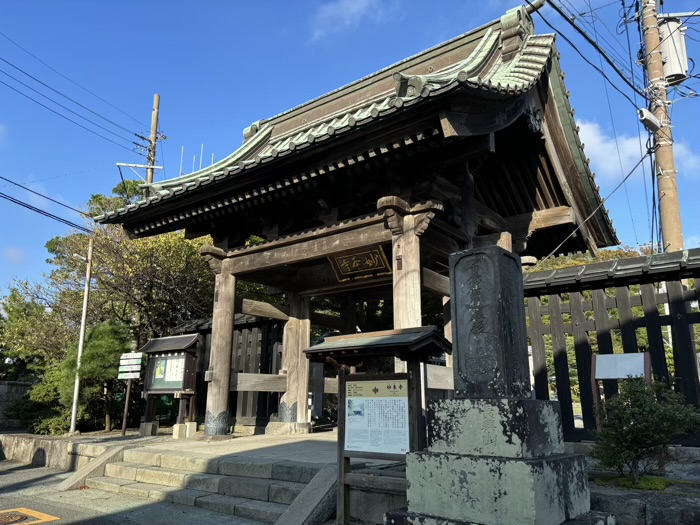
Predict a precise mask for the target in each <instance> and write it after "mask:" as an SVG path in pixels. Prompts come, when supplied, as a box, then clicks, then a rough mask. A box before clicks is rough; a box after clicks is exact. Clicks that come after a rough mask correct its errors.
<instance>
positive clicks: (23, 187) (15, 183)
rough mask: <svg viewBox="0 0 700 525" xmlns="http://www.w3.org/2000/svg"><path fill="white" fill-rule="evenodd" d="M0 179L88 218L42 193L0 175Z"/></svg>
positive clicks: (85, 215) (82, 212)
mask: <svg viewBox="0 0 700 525" xmlns="http://www.w3.org/2000/svg"><path fill="white" fill-rule="evenodd" d="M0 179H1V180H4V181H5V182H9V183H10V184H13V185H14V186H17V187H18V188H22V189H23V190H26V191H28V192H29V193H33V194H34V195H38V196H39V197H43V198H44V199H46V200H49V201H51V202H53V203H55V204H58V205H59V206H63V207H64V208H67V209H69V210H71V211H74V212H75V213H79V214H80V215H82V216H83V217H90V215H88V214H87V213H85V212H84V211H81V210H79V209H77V208H73V207H72V206H68V205H67V204H64V203H62V202H61V201H57V200H56V199H53V198H51V197H49V196H47V195H44V194H43V193H39V192H38V191H34V190H32V189H31V188H27V187H26V186H22V185H21V184H20V183H19V182H15V181H13V180H10V179H8V178H7V177H3V176H1V175H0Z"/></svg>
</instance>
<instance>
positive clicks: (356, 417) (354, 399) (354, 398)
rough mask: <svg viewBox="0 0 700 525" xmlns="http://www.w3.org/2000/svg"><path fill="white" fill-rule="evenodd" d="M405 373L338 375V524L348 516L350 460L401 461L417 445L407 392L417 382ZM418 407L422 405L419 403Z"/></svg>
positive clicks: (410, 397) (347, 519)
mask: <svg viewBox="0 0 700 525" xmlns="http://www.w3.org/2000/svg"><path fill="white" fill-rule="evenodd" d="M416 380H419V378H415V379H412V378H411V377H410V376H409V374H382V375H369V374H351V375H346V374H345V367H341V368H340V370H339V374H338V523H341V524H345V523H348V522H349V520H350V486H349V484H348V483H346V482H345V480H346V478H347V477H348V476H347V474H348V473H349V472H350V458H367V459H386V460H391V461H405V459H406V453H407V452H410V451H411V450H414V449H416V448H417V444H418V443H420V442H421V441H422V440H421V436H419V435H414V434H415V433H416V432H415V429H416V428H418V427H416V426H415V425H411V418H412V417H415V416H416V413H415V409H416V407H410V406H409V405H410V403H411V399H412V396H411V391H412V390H415V389H417V390H418V391H419V392H420V385H419V384H415V383H416ZM417 408H418V409H420V403H419V404H418V407H417Z"/></svg>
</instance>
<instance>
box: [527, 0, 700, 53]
mask: <svg viewBox="0 0 700 525" xmlns="http://www.w3.org/2000/svg"><path fill="white" fill-rule="evenodd" d="M525 1H527V0H525ZM698 12H700V7H698V8H697V9H696V10H695V11H693V12H692V13H691V14H690V15H689V16H687V17H686V19H685V20H682V21H681V23H680V24H678V25H677V26H676V27H675V28H674V29H673V31H671V32H670V33H669V34H668V35H666V37H665V38H663V39H661V40H660V41H659V43H658V45H657V46H656V47H655V48H654V49H652V50H651V51H649V52H645V53H644V58H645V61H646V58H648V57H649V55H651V54H652V53H653V52H654V51H656V50H657V49H659V48H660V47H661V44H663V43H664V42H665V41H666V40H668V39H669V38H671V36H672V35H673V33H675V32H676V31H678V30H679V29H680V28H681V27H683V26H684V25H685V24H686V23H687V22H688V19H690V18H693V17H694V16H695V15H697V14H698ZM686 36H687V35H686Z"/></svg>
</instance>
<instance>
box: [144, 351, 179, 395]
mask: <svg viewBox="0 0 700 525" xmlns="http://www.w3.org/2000/svg"><path fill="white" fill-rule="evenodd" d="M152 359H153V360H154V364H153V366H152V367H150V368H149V370H150V371H151V374H152V376H151V378H150V379H151V382H150V385H149V386H150V388H151V389H175V390H178V389H182V388H183V383H184V380H185V356H184V355H164V356H159V357H154V358H152Z"/></svg>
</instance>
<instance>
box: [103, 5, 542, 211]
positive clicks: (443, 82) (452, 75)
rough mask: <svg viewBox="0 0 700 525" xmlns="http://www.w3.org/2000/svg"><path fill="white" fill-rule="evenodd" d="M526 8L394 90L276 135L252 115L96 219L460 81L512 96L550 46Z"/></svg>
mask: <svg viewBox="0 0 700 525" xmlns="http://www.w3.org/2000/svg"><path fill="white" fill-rule="evenodd" d="M531 32H532V23H531V21H530V19H529V16H527V15H526V14H524V9H523V8H516V9H513V10H511V11H509V12H508V13H507V14H506V15H505V16H504V17H503V18H502V19H501V21H500V24H494V25H493V26H492V27H490V28H488V29H487V30H486V32H485V34H484V35H483V37H482V38H481V40H480V42H479V43H478V44H477V46H476V47H475V48H474V49H473V51H472V52H471V53H470V54H469V55H468V56H467V57H465V58H464V59H463V60H461V61H458V62H457V63H454V64H452V65H449V66H448V67H446V68H444V69H442V70H440V71H437V72H434V73H430V74H427V75H411V74H405V73H396V74H395V75H394V76H393V78H394V80H395V81H396V84H395V91H389V92H384V93H381V94H380V95H378V96H375V97H374V98H373V99H371V100H367V101H365V102H364V103H360V104H356V105H354V106H352V107H346V108H344V109H341V110H340V111H336V112H335V113H334V114H331V115H327V116H325V117H324V118H320V119H316V120H314V121H312V122H309V123H308V124H307V125H305V126H303V127H302V128H298V129H294V130H292V131H290V132H288V133H286V134H282V135H278V136H274V138H272V137H273V128H274V122H275V121H274V119H273V120H272V121H267V122H259V123H255V124H253V125H252V126H250V127H249V128H247V129H246V130H245V131H244V137H245V138H246V141H245V142H244V144H243V146H242V147H241V148H240V149H238V150H237V151H235V152H234V153H233V154H231V155H230V156H228V157H227V158H225V159H223V160H221V161H219V162H217V163H216V164H214V165H212V166H209V167H208V168H206V169H203V170H200V171H196V172H194V173H191V174H189V175H185V176H182V177H178V178H175V179H172V180H169V181H163V182H158V183H153V184H151V185H150V192H149V193H150V196H149V197H148V198H146V199H143V200H140V201H138V202H136V203H134V204H130V205H128V206H126V207H124V208H120V209H118V210H116V211H113V212H106V213H105V214H104V215H102V216H99V217H96V218H95V220H97V221H98V222H120V219H121V218H122V217H124V216H126V215H128V214H130V213H132V212H135V211H137V210H141V209H144V208H146V207H150V206H153V205H157V204H158V203H160V202H164V201H167V200H170V199H173V198H176V197H178V196H179V195H182V194H185V193H189V192H192V191H194V190H197V189H198V188H200V187H203V186H207V185H210V184H215V183H218V182H220V181H222V180H224V179H231V178H238V177H241V176H244V175H245V174H247V172H249V171H250V170H253V169H255V168H257V167H259V166H261V165H264V164H268V163H271V162H275V161H276V160H277V159H280V158H283V157H285V156H288V155H292V154H294V153H296V152H299V151H303V150H306V149H307V148H311V147H313V145H314V144H318V143H320V142H323V141H326V140H330V139H332V138H333V137H338V136H342V135H343V134H345V133H347V132H349V131H350V130H352V129H355V128H360V127H362V126H365V125H367V124H368V123H370V122H373V121H376V120H378V119H381V118H383V117H386V116H388V115H391V114H393V113H396V112H398V111H404V110H406V109H407V108H409V107H412V106H414V105H417V104H420V103H421V102H422V101H424V100H427V99H430V98H431V97H436V96H440V95H442V94H444V93H447V92H450V91H453V90H456V89H463V90H466V91H472V92H474V93H475V94H478V93H489V94H491V95H492V96H493V95H495V96H500V97H512V96H517V95H520V94H522V93H524V92H527V91H528V90H529V89H531V88H532V87H533V86H534V85H535V83H536V82H537V81H538V80H539V79H540V77H541V76H542V74H543V72H544V71H545V70H546V68H547V64H548V61H549V59H550V57H551V56H552V53H553V50H554V39H555V37H554V35H533V34H531Z"/></svg>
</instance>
